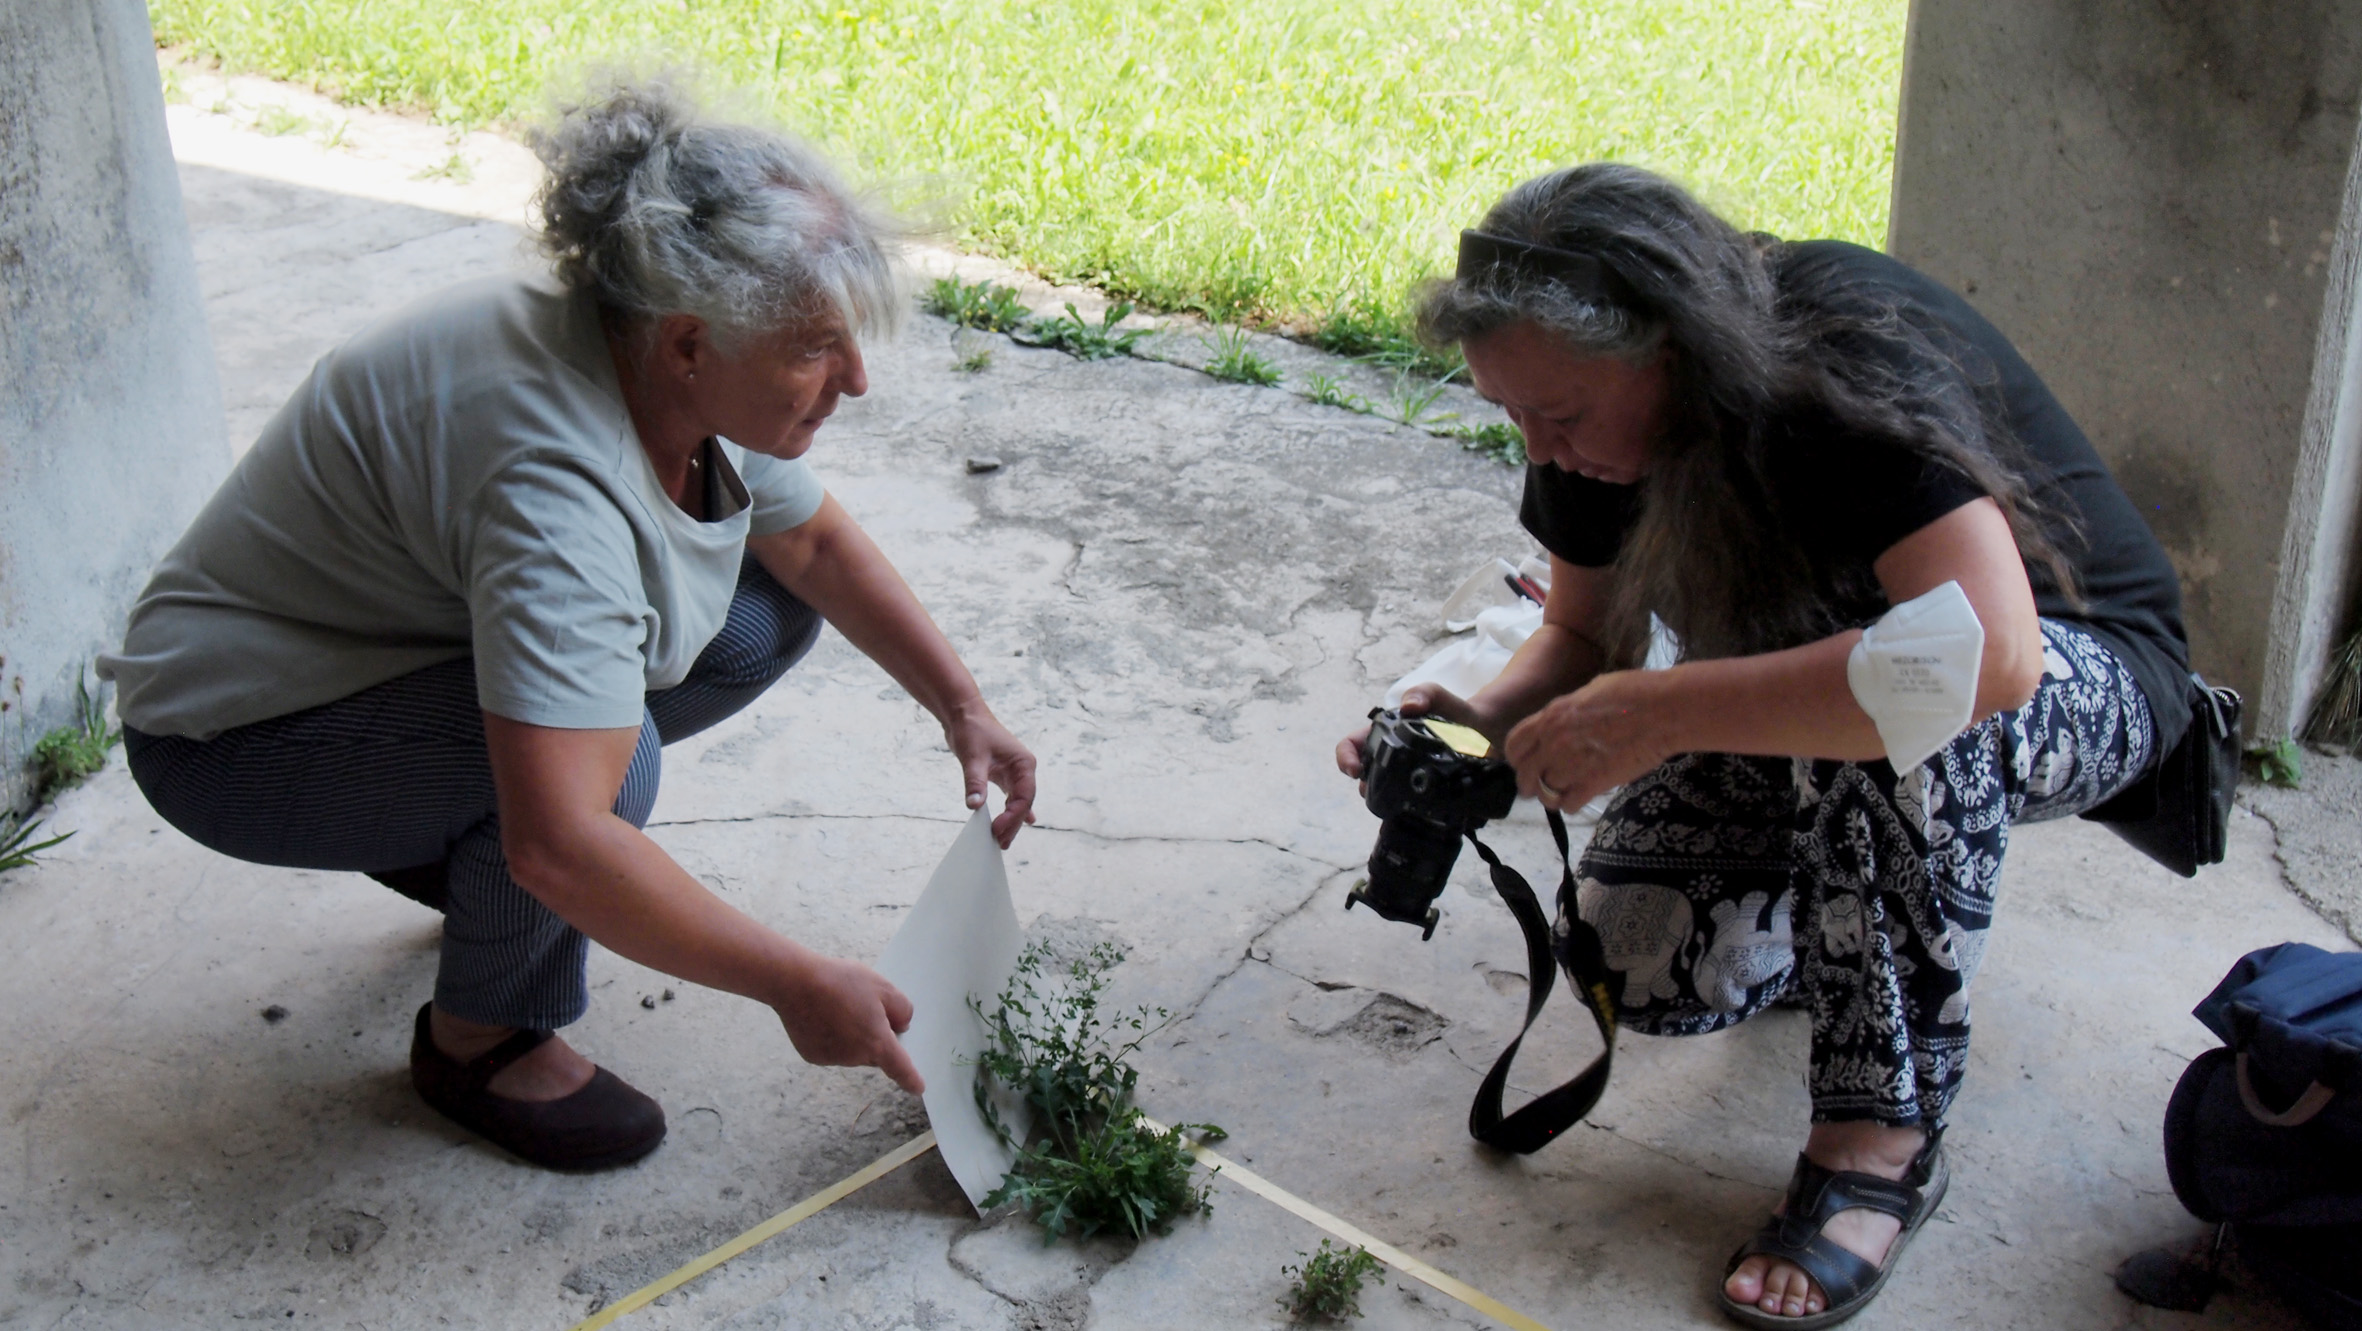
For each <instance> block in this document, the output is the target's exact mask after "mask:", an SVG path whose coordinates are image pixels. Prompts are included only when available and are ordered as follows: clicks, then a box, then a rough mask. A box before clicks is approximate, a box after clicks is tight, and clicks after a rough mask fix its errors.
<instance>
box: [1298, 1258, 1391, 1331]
mask: <svg viewBox="0 0 2362 1331" xmlns="http://www.w3.org/2000/svg"><path fill="white" fill-rule="evenodd" d="M1296 1255H1297V1256H1298V1257H1301V1258H1303V1259H1304V1264H1303V1265H1302V1266H1283V1267H1281V1268H1280V1269H1279V1273H1280V1274H1281V1275H1284V1276H1294V1277H1295V1278H1296V1280H1295V1284H1293V1285H1292V1286H1290V1287H1289V1289H1288V1295H1287V1297H1286V1298H1284V1299H1281V1300H1280V1301H1279V1306H1280V1307H1282V1308H1285V1309H1287V1310H1288V1316H1290V1317H1293V1318H1295V1319H1296V1320H1298V1321H1303V1320H1305V1319H1307V1318H1319V1319H1320V1320H1322V1321H1328V1322H1341V1321H1343V1320H1345V1319H1346V1318H1348V1317H1359V1316H1361V1282H1362V1281H1364V1280H1366V1279H1368V1278H1369V1277H1371V1276H1373V1275H1376V1274H1377V1273H1378V1271H1379V1270H1380V1267H1379V1265H1378V1259H1377V1258H1375V1257H1372V1256H1370V1250H1369V1249H1367V1248H1360V1247H1356V1248H1351V1249H1347V1248H1332V1247H1330V1246H1329V1241H1328V1240H1327V1239H1322V1240H1321V1241H1320V1251H1319V1252H1314V1253H1304V1252H1299V1253H1297V1254H1296Z"/></svg>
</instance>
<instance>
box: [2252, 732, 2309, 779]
mask: <svg viewBox="0 0 2362 1331" xmlns="http://www.w3.org/2000/svg"><path fill="white" fill-rule="evenodd" d="M2247 756H2248V757H2250V758H2252V759H2254V760H2255V774H2256V775H2257V776H2259V777H2261V778H2263V781H2264V783H2265V784H2266V785H2273V786H2285V787H2287V788H2288V789H2290V790H2294V789H2296V788H2297V787H2298V786H2300V785H2302V784H2304V779H2305V760H2304V751H2303V750H2302V749H2299V748H2298V747H2297V746H2296V741H2295V740H2293V739H2277V740H2274V741H2272V742H2271V743H2269V744H2258V745H2256V746H2255V747H2254V748H2252V749H2249V750H2248V751H2247Z"/></svg>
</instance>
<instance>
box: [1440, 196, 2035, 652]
mask: <svg viewBox="0 0 2362 1331" xmlns="http://www.w3.org/2000/svg"><path fill="white" fill-rule="evenodd" d="M1479 229H1481V230H1483V231H1486V232H1489V233H1491V234H1494V235H1499V236H1506V237H1509V238H1511V239H1516V240H1524V241H1528V242H1531V243H1535V244H1540V245H1547V246H1550V247H1552V248H1555V249H1561V250H1569V251H1573V252H1575V253H1579V254H1589V255H1595V256H1597V257H1598V258H1599V259H1600V260H1601V261H1602V262H1603V263H1604V264H1606V265H1607V266H1608V267H1609V268H1610V269H1611V270H1612V271H1613V273H1614V274H1615V276H1616V277H1617V278H1619V279H1621V281H1622V283H1623V285H1624V286H1625V287H1626V288H1628V290H1629V292H1630V295H1631V298H1630V299H1628V300H1621V301H1613V302H1610V301H1601V300H1587V299H1584V298H1582V297H1580V296H1577V295H1576V294H1574V293H1572V292H1570V291H1569V289H1568V288H1567V287H1566V286H1564V285H1562V284H1561V283H1559V282H1556V281H1553V280H1551V279H1549V278H1547V277H1535V276H1527V275H1521V274H1518V273H1515V272H1511V271H1508V270H1506V269H1504V268H1502V267H1498V266H1496V267H1495V268H1493V269H1491V270H1490V271H1489V272H1488V273H1486V274H1480V275H1477V276H1474V277H1472V278H1470V279H1467V280H1462V279H1459V278H1447V279H1443V280H1440V281H1436V282H1433V283H1430V284H1429V285H1428V286H1427V287H1426V288H1425V289H1424V290H1423V291H1421V292H1420V294H1419V298H1418V305H1417V318H1418V324H1419V330H1420V332H1421V334H1422V335H1423V336H1424V337H1426V338H1427V339H1428V340H1429V341H1431V342H1434V343H1436V344H1438V345H1450V344H1455V343H1459V342H1462V341H1465V340H1467V339H1470V338H1476V337H1481V336H1483V335H1484V334H1486V333H1490V332H1493V331H1495V330H1497V329H1500V328H1504V327H1507V326H1509V325H1511V324H1515V323H1532V324H1535V325H1537V326H1539V327H1540V328H1542V329H1543V330H1544V331H1546V332H1548V333H1550V334H1551V335H1553V336H1555V337H1556V338H1558V339H1559V340H1560V341H1561V342H1562V343H1563V344H1564V345H1565V346H1566V347H1567V348H1568V350H1569V351H1570V352H1572V353H1573V354H1575V355H1577V356H1617V357H1622V358H1625V359H1629V360H1640V359H1644V358H1647V357H1651V356H1654V355H1656V354H1657V353H1658V352H1659V351H1660V350H1661V349H1670V350H1671V352H1672V356H1671V358H1670V361H1669V367H1668V368H1669V370H1670V374H1671V388H1670V392H1671V399H1670V401H1669V403H1668V410H1667V411H1666V413H1665V432H1664V436H1663V438H1661V439H1659V440H1657V441H1655V442H1654V446H1653V449H1652V452H1651V455H1650V462H1649V470H1648V474H1647V477H1646V479H1645V480H1644V481H1643V483H1642V486H1641V490H1642V501H1641V505H1640V511H1639V514H1638V516H1637V517H1636V519H1635V520H1634V524H1633V527H1632V530H1631V531H1630V532H1629V533H1628V534H1627V535H1626V537H1625V540H1624V545H1623V547H1622V550H1621V552H1620V553H1619V555H1618V557H1617V561H1616V589H1615V596H1614V599H1613V601H1612V603H1611V606H1610V611H1609V621H1610V622H1609V625H1608V634H1607V636H1608V641H1607V642H1604V643H1602V644H1601V646H1603V647H1604V648H1606V649H1607V651H1608V654H1609V658H1610V660H1611V662H1613V663H1614V664H1618V665H1631V664H1636V663H1637V662H1638V661H1639V659H1640V658H1641V656H1642V655H1643V654H1644V653H1645V651H1646V648H1647V643H1648V634H1649V623H1648V621H1649V616H1650V615H1651V614H1652V613H1653V614H1655V615H1656V616H1657V617H1658V618H1660V619H1662V620H1663V621H1664V622H1665V625H1666V627H1667V628H1669V629H1671V630H1672V631H1673V633H1674V634H1675V636H1676V637H1677V638H1678V639H1679V640H1680V642H1681V647H1682V655H1683V656H1684V657H1686V658H1692V659H1702V658H1712V657H1723V656H1740V655H1747V654H1751V653H1756V652H1765V651H1775V650H1778V649H1780V648H1783V647H1793V646H1797V645H1799V644H1802V643H1806V642H1810V641H1813V640H1815V639H1818V638H1822V637H1826V636H1828V635H1829V634H1831V633H1834V632H1836V631H1838V630H1839V629H1841V628H1844V627H1846V626H1847V623H1846V615H1845V607H1847V606H1848V605H1853V606H1858V605H1860V604H1862V603H1863V601H1864V600H1865V598H1870V599H1873V600H1874V598H1875V597H1876V596H1877V595H1878V590H1877V587H1876V585H1875V583H1874V582H1873V581H1872V580H1870V578H1869V574H1868V570H1866V569H1857V570H1850V571H1844V572H1842V573H1841V574H1839V575H1838V576H1837V577H1836V578H1834V579H1832V578H1831V577H1828V576H1816V573H1815V570H1814V568H1813V567H1812V563H1811V561H1810V560H1809V559H1808V558H1807V557H1806V554H1805V552H1804V550H1803V548H1802V547H1801V546H1800V545H1799V543H1798V541H1797V539H1796V536H1795V534H1794V533H1793V532H1791V531H1789V530H1787V529H1786V528H1785V527H1784V526H1783V524H1782V523H1781V521H1780V518H1779V514H1778V512H1777V506H1776V498H1775V495H1774V492H1773V488H1772V484H1771V479H1770V478H1771V475H1772V466H1771V464H1772V461H1773V452H1772V451H1773V450H1774V449H1776V448H1778V447H1779V446H1780V445H1781V444H1782V443H1783V442H1784V441H1785V439H1786V435H1785V433H1784V432H1783V431H1781V430H1779V429H1776V428H1774V427H1775V426H1776V425H1777V423H1779V422H1783V421H1794V420H1797V419H1799V418H1800V417H1801V418H1803V419H1810V420H1821V421H1827V422H1830V423H1831V424H1833V425H1835V426H1836V427H1837V428H1840V429H1842V430H1844V431H1845V432H1847V433H1849V434H1856V435H1865V436H1871V437H1877V438H1884V439H1890V440H1893V441H1894V442H1895V443H1897V444H1899V445H1901V446H1903V447H1905V448H1908V449H1910V450H1911V451H1913V452H1915V453H1917V454H1919V455H1921V456H1923V457H1926V458H1929V459H1932V460H1934V461H1935V462H1936V463H1938V464H1940V465H1942V466H1944V467H1947V468H1950V469H1951V470H1953V471H1955V472H1957V473H1959V474H1960V475H1962V476H1964V477H1966V478H1967V479H1968V480H1969V481H1970V482H1971V483H1973V484H1974V485H1976V486H1977V487H1978V488H1979V489H1982V490H1983V491H1984V492H1985V493H1987V494H1989V495H1991V496H1992V497H1993V498H1994V500H1995V501H1996V502H1997V503H1999V505H2000V506H2001V511H2002V512H2003V513H2004V514H2006V515H2007V516H2008V518H2009V524H2010V529H2011V531H2012V533H2013V534H2014V535H2015V537H2016V539H2017V544H2018V550H2019V553H2020V555H2021V556H2022V557H2023V558H2024V559H2025V561H2026V562H2027V564H2028V565H2029V566H2030V567H2032V568H2036V569H2039V570H2041V571H2043V572H2045V573H2047V574H2048V580H2049V581H2051V582H2052V583H2053V584H2054V585H2056V586H2058V587H2060V588H2062V589H2065V590H2066V591H2067V594H2068V595H2069V596H2070V597H2072V596H2074V595H2075V590H2074V588H2075V582H2074V576H2073V571H2072V569H2071V567H2070V566H2069V565H2068V563H2067V560H2066V558H2065V557H2064V556H2063V555H2062V554H2061V552H2060V550H2059V547H2058V544H2057V542H2056V540H2055V539H2054V533H2057V532H2060V531H2062V530H2064V529H2063V528H2062V527H2061V526H2060V521H2059V518H2058V516H2057V515H2056V514H2054V513H2050V512H2047V511H2046V510H2045V509H2044V507H2043V506H2042V505H2040V504H2039V503H2038V502H2037V501H2036V499H2035V497H2034V496H2033V494H2032V493H2031V492H2030V491H2029V489H2028V486H2027V482H2026V479H2025V451H2024V448H2023V446H2022V445H2021V444H2020V443H2019V442H2018V440H2017V438H2016V435H2015V434H2014V432H2013V431H2012V430H2011V429H2010V426H2009V420H2008V415H2007V412H2006V410H2005V409H2004V407H2003V405H2002V402H2001V400H2000V393H1999V389H1998V382H1997V376H1996V374H1995V372H1994V371H1993V369H1992V367H1991V365H1990V363H1989V362H1987V361H1985V359H1984V358H1983V357H1981V356H1978V355H1976V354H1975V353H1973V352H1971V351H1970V350H1968V349H1967V348H1965V347H1961V346H1957V345H1953V344H1952V343H1951V342H1950V340H1948V339H1945V338H1943V337H1942V335H1941V334H1940V333H1939V332H1937V331H1935V330H1931V329H1929V328H1927V327H1925V326H1923V324H1922V323H1921V322H1919V321H1915V320H1913V319H1911V318H1908V317H1906V316H1905V314H1904V313H1903V312H1902V311H1900V310H1898V309H1897V307H1896V305H1895V304H1894V302H1893V300H1892V298H1891V297H1889V296H1886V295H1883V294H1881V293H1880V292H1879V291H1878V290H1876V289H1864V288H1863V287H1862V286H1861V285H1860V284H1854V283H1846V282H1842V281H1838V280H1835V279H1834V278H1833V277H1831V276H1830V275H1828V274H1826V273H1822V272H1819V271H1816V269H1815V268H1814V267H1802V266H1800V268H1799V269H1798V270H1797V271H1794V272H1792V273H1791V274H1789V275H1788V280H1786V281H1785V282H1783V283H1778V284H1775V282H1774V277H1773V266H1774V264H1775V262H1776V261H1777V259H1778V257H1779V256H1778V252H1777V251H1778V246H1779V242H1777V241H1775V240H1773V239H1772V238H1770V237H1768V236H1761V235H1755V234H1749V233H1744V232H1741V231H1739V230H1737V229H1736V228H1734V227H1732V226H1731V225H1730V224H1729V223H1727V222H1725V221H1723V220H1722V219H1721V218H1720V217H1717V216H1715V215H1714V213H1713V212H1711V211H1710V210H1708V209H1707V208H1706V207H1705V205H1703V204H1701V203H1699V202H1698V200H1697V199H1696V198H1694V197H1692V196H1691V195H1690V193H1689V192H1688V191H1687V190H1684V189H1682V188H1681V187H1680V186H1679V185H1676V184H1674V183H1673V182H1671V181H1669V180H1666V179H1665V178H1664V177H1662V176H1659V175H1656V174H1654V173H1652V172H1649V171H1644V170H1642V169H1640V168H1638V167H1632V166H1623V165H1618V164H1614V163H1599V164H1594V165H1589V166H1578V167H1570V168H1567V169H1565V170H1561V171H1555V172H1552V173H1550V174H1548V175H1545V176H1539V177H1537V178H1535V179H1533V180H1529V181H1527V182H1525V183H1524V184H1522V185H1519V186H1518V187H1517V188H1515V189H1513V190H1511V191H1510V192H1509V193H1508V194H1507V195H1506V196H1505V197H1503V198H1502V199H1501V201H1500V202H1499V203H1496V204H1494V205H1493V207H1492V209H1491V210H1490V211H1489V212H1487V213H1486V214H1485V217H1484V221H1483V223H1482V224H1481V225H1480V228H1479ZM1823 572H1824V573H1826V570H1824V571H1823ZM1865 584H1866V585H1865Z"/></svg>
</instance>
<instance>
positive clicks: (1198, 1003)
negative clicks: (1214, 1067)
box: [1165, 855, 1353, 1030]
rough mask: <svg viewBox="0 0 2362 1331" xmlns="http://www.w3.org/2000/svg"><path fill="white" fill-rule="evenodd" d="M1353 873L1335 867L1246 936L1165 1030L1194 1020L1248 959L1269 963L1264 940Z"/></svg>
mask: <svg viewBox="0 0 2362 1331" xmlns="http://www.w3.org/2000/svg"><path fill="white" fill-rule="evenodd" d="M1304 858H1306V859H1311V858H1312V857H1311V856H1309V855H1308V856H1305V857H1304ZM1313 863H1315V864H1318V863H1320V861H1319V860H1313ZM1351 872H1353V866H1351V865H1347V866H1345V867H1343V868H1339V869H1336V870H1335V872H1332V873H1331V874H1329V875H1328V877H1326V878H1323V879H1321V880H1320V881H1319V882H1317V883H1315V884H1313V885H1312V890H1311V891H1310V892H1307V893H1306V894H1305V895H1304V899H1303V900H1302V901H1299V902H1297V903H1296V904H1295V905H1293V906H1291V907H1289V908H1288V909H1287V910H1284V911H1282V912H1280V913H1279V914H1278V915H1277V916H1274V917H1273V918H1272V920H1271V922H1270V923H1269V924H1266V925H1264V926H1263V927H1262V928H1260V929H1258V930H1256V931H1255V933H1254V936H1253V937H1250V938H1249V939H1247V944H1246V946H1245V947H1242V948H1240V949H1239V950H1238V959H1237V960H1236V961H1233V962H1231V963H1230V969H1228V970H1226V971H1223V972H1222V973H1221V974H1220V975H1217V976H1215V977H1214V979H1213V981H1212V982H1211V983H1209V984H1208V985H1207V986H1206V987H1205V988H1204V989H1203V990H1202V991H1200V992H1199V994H1198V996H1197V997H1196V998H1194V999H1192V1000H1190V1002H1189V1003H1188V1004H1187V1005H1185V1006H1184V1007H1182V1008H1181V1009H1180V1010H1179V1011H1177V1012H1175V1013H1174V1014H1173V1019H1172V1021H1170V1022H1169V1023H1167V1024H1166V1026H1165V1029H1166V1030H1174V1029H1177V1028H1179V1027H1181V1026H1184V1025H1186V1024H1188V1023H1189V1022H1190V1021H1191V1020H1193V1019H1194V1018H1195V1017H1196V1016H1197V1014H1198V1011H1199V1010H1200V1009H1202V1008H1203V1007H1205V1005H1206V1000H1208V999H1210V998H1212V997H1213V996H1214V994H1215V992H1216V991H1217V990H1219V989H1220V988H1221V987H1222V986H1223V985H1225V984H1228V983H1229V982H1230V980H1231V978H1232V977H1233V976H1235V975H1237V974H1238V973H1239V972H1240V971H1241V970H1244V969H1245V968H1246V964H1247V963H1248V962H1250V961H1254V962H1260V963H1261V964H1263V965H1266V966H1268V965H1270V964H1271V949H1270V948H1269V947H1266V946H1264V941H1263V940H1265V939H1266V938H1269V937H1270V936H1271V934H1272V931H1273V930H1275V929H1277V928H1279V927H1280V926H1281V925H1283V924H1286V923H1287V922H1288V921H1290V920H1292V919H1295V918H1296V917H1297V916H1299V915H1302V914H1303V913H1304V912H1305V911H1307V910H1310V909H1311V908H1312V903H1313V902H1315V901H1318V900H1319V899H1320V894H1321V891H1322V889H1324V888H1326V887H1327V886H1328V885H1329V883H1330V882H1331V881H1332V880H1333V879H1335V878H1337V877H1338V876H1340V875H1342V874H1348V873H1351ZM1258 948H1260V949H1261V950H1262V952H1263V955H1262V956H1260V957H1258V956H1256V955H1255V952H1256V950H1257V949H1258ZM1290 974H1293V972H1290ZM1299 978H1301V977H1299ZM1307 983H1309V981H1307Z"/></svg>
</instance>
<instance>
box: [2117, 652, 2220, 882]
mask: <svg viewBox="0 0 2362 1331" xmlns="http://www.w3.org/2000/svg"><path fill="white" fill-rule="evenodd" d="M2240 707H2241V704H2240V701H2239V694H2238V692H2237V691H2236V690H2233V689H2227V688H2217V687H2215V686H2214V685H2211V684H2208V683H2207V682H2206V681H2205V680H2203V679H2200V678H2199V677H2198V676H2196V675H2192V676H2190V728H2189V729H2188V730H2186V731H2184V732H2183V733H2182V742H2181V743H2179V744H2176V745H2175V746H2174V747H2173V751H2172V752H2171V753H2168V754H2165V755H2164V756H2163V757H2161V758H2159V759H2158V760H2157V761H2156V762H2155V763H2154V764H2153V765H2151V767H2150V768H2149V774H2148V775H2147V776H2144V777H2142V778H2141V779H2140V780H2138V781H2135V782H2133V783H2132V784H2131V785H2130V786H2127V787H2125V788H2124V789H2123V790H2122V791H2120V792H2118V793H2117V795H2116V797H2115V798H2113V799H2111V800H2109V801H2108V802H2107V803H2105V804H2102V805H2100V806H2099V807H2098V808H2096V809H2092V810H2090V811H2089V812H2087V813H2085V814H2084V815H2083V816H2084V817H2086V818H2088V819H2090V820H2091V821H2093V822H2095V823H2102V824H2105V825H2106V826H2107V828H2108V830H2109V831H2111V832H2114V833H2115V834H2116V835H2118V836H2120V837H2123V838H2124V839H2125V840H2126V841H2128V842H2130V843H2132V847H2133V849H2135V850H2138V851H2139V852H2141V853H2142V854H2143V855H2146V856H2148V857H2149V858H2150V859H2153V860H2155V861H2157V862H2158V863H2159V864H2162V865H2164V866H2165V867H2166V868H2168V869H2171V870H2173V871H2174V872H2175V873H2178V874H2180V875H2181V876H2182V877H2184V878H2195V877H2197V876H2198V866H2200V865H2202V864H2220V863H2222V859H2223V848H2224V846H2225V844H2226V843H2227V842H2228V840H2229V838H2230V826H2231V796H2232V795H2233V794H2234V793H2236V792H2237V791H2238V789H2239V752H2240V750H2239V712H2240Z"/></svg>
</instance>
